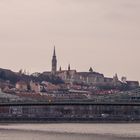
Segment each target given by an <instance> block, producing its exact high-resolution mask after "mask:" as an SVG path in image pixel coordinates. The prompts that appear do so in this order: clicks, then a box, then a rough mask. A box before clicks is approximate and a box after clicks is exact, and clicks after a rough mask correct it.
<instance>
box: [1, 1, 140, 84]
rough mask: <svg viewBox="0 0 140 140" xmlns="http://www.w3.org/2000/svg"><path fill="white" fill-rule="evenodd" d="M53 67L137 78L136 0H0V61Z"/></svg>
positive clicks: (139, 17)
mask: <svg viewBox="0 0 140 140" xmlns="http://www.w3.org/2000/svg"><path fill="white" fill-rule="evenodd" d="M54 45H55V46H56V53H57V59H58V67H59V66H60V65H61V66H62V69H66V68H67V65H68V64H69V63H70V64H71V67H72V68H73V69H77V71H88V69H89V67H90V66H92V67H93V69H94V70H95V71H98V72H101V73H104V75H105V76H110V77H112V76H113V75H114V74H115V73H118V75H119V77H121V76H127V77H128V79H130V80H139V81H140V0H0V67H2V68H8V69H12V70H14V71H18V70H19V69H20V68H23V69H27V70H28V71H30V72H35V71H39V72H42V71H48V70H50V69H51V56H52V51H53V46H54Z"/></svg>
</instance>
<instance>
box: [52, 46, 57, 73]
mask: <svg viewBox="0 0 140 140" xmlns="http://www.w3.org/2000/svg"><path fill="white" fill-rule="evenodd" d="M56 72H57V59H56V53H55V46H54V51H53V57H52V74H53V75H55V74H56Z"/></svg>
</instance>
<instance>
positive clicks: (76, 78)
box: [51, 47, 121, 86]
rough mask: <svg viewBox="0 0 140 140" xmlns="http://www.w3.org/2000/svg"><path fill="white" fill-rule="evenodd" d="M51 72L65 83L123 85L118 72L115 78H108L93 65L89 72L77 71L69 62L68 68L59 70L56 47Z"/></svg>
mask: <svg viewBox="0 0 140 140" xmlns="http://www.w3.org/2000/svg"><path fill="white" fill-rule="evenodd" d="M51 74H52V75H55V76H58V77H60V78H61V79H62V80H63V81H64V82H65V83H68V84H85V85H93V86H107V85H108V86H119V85H121V81H119V79H118V76H117V74H116V75H115V76H114V77H113V78H107V77H104V75H103V74H101V73H98V72H95V71H94V70H93V69H92V67H90V69H89V71H88V72H77V71H76V70H75V69H71V67H70V64H69V65H68V69H67V70H62V69H61V67H60V69H59V70H57V57H56V50H55V47H54V51H53V56H52V70H51Z"/></svg>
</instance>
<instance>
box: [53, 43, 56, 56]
mask: <svg viewBox="0 0 140 140" xmlns="http://www.w3.org/2000/svg"><path fill="white" fill-rule="evenodd" d="M53 57H56V53H55V46H54V50H53Z"/></svg>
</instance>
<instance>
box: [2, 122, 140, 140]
mask: <svg viewBox="0 0 140 140" xmlns="http://www.w3.org/2000/svg"><path fill="white" fill-rule="evenodd" d="M0 140H140V124H1V125H0Z"/></svg>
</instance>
